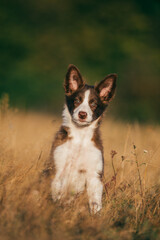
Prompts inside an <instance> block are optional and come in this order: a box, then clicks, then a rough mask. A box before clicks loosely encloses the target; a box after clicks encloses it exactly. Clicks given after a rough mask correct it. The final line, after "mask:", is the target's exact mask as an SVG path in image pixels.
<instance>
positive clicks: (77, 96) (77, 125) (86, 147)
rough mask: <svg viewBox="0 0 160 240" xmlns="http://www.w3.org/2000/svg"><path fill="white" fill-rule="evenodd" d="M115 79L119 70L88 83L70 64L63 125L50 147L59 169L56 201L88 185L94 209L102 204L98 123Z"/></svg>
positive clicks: (54, 182) (53, 186)
mask: <svg viewBox="0 0 160 240" xmlns="http://www.w3.org/2000/svg"><path fill="white" fill-rule="evenodd" d="M116 79H117V75H116V74H110V75H108V76H107V77H105V78H104V80H102V81H101V82H100V83H99V84H97V85H95V86H90V85H87V84H85V82H84V80H83V78H82V76H81V73H80V71H79V70H78V68H77V67H75V66H74V65H69V68H68V71H67V74H66V77H65V82H64V89H65V105H64V110H63V114H62V125H61V127H60V130H59V131H58V132H57V134H56V136H55V140H54V142H53V146H52V151H51V156H52V159H53V160H52V161H53V162H54V166H55V171H56V174H55V177H54V179H53V180H52V184H51V190H52V198H53V200H54V201H57V200H60V201H65V198H66V197H71V196H73V195H76V194H79V193H82V192H83V191H84V189H85V187H86V190H87V194H88V199H89V207H90V211H91V213H97V212H98V211H99V210H100V209H101V208H102V192H103V184H102V176H103V168H104V158H103V146H102V141H101V138H100V133H99V127H100V122H101V118H102V115H103V112H104V111H105V109H106V108H107V106H108V103H109V102H110V101H111V99H112V98H113V96H114V93H115V88H116Z"/></svg>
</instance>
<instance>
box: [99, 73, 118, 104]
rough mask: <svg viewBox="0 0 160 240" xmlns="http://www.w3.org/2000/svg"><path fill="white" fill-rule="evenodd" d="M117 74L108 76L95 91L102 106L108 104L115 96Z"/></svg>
mask: <svg viewBox="0 0 160 240" xmlns="http://www.w3.org/2000/svg"><path fill="white" fill-rule="evenodd" d="M116 80H117V74H109V75H107V77H105V79H103V80H102V81H101V82H100V83H99V84H98V85H96V86H95V90H96V92H97V93H98V95H99V97H100V99H101V101H102V102H103V103H104V104H107V103H109V102H110V101H111V100H112V98H113V97H114V94H115V89H116Z"/></svg>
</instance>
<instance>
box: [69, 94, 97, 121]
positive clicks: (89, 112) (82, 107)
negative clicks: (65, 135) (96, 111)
mask: <svg viewBox="0 0 160 240" xmlns="http://www.w3.org/2000/svg"><path fill="white" fill-rule="evenodd" d="M89 95H90V90H87V91H86V92H85V95H84V99H83V102H82V103H81V104H80V105H79V106H78V107H77V108H75V110H74V112H73V120H74V121H75V122H76V123H78V124H79V125H86V124H88V123H90V122H91V121H92V116H93V112H92V110H91V108H90V106H89ZM80 111H83V112H86V113H87V118H86V119H85V122H80V121H79V116H78V114H79V112H80Z"/></svg>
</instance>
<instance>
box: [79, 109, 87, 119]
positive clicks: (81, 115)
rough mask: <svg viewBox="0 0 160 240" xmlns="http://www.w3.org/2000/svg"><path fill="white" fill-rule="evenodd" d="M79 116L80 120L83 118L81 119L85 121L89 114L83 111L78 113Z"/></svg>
mask: <svg viewBox="0 0 160 240" xmlns="http://www.w3.org/2000/svg"><path fill="white" fill-rule="evenodd" d="M78 116H79V118H81V119H85V118H86V117H87V113H86V112H83V111H80V112H79V113H78Z"/></svg>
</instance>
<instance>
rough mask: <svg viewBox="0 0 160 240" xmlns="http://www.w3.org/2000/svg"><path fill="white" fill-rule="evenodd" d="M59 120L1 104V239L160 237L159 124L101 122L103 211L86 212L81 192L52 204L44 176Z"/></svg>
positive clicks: (46, 239) (57, 239) (98, 239)
mask: <svg viewBox="0 0 160 240" xmlns="http://www.w3.org/2000/svg"><path fill="white" fill-rule="evenodd" d="M1 108H2V106H1ZM60 121H61V120H60V119H58V118H57V117H54V116H50V115H43V114H37V113H33V112H29V113H22V112H18V111H13V110H7V109H5V110H4V109H2V111H1V115H0V239H3V240H6V239H12V240H14V239H24V240H25V239H31V240H32V239H34V240H36V239H39V240H41V239H42V240H43V239H44V240H48V239H56V240H63V239H67V240H68V239H69V240H70V239H77V240H78V239H84V240H86V239H97V240H100V239H160V233H159V226H160V218H159V217H160V191H159V186H160V177H159V176H160V161H159V160H160V148H159V146H160V142H159V140H160V127H159V126H152V125H145V126H144V125H139V124H138V123H135V124H132V125H129V124H125V123H122V122H116V121H115V120H114V121H113V120H111V119H109V120H104V122H103V124H102V138H103V143H104V153H105V154H104V155H105V174H104V179H103V182H104V194H103V209H102V211H101V212H100V213H99V214H97V215H95V216H91V215H90V214H89V210H88V203H87V197H86V194H85V193H84V194H83V195H82V196H80V197H77V199H76V200H75V202H73V203H72V204H71V205H68V206H59V205H58V204H53V202H52V200H51V197H50V180H48V179H47V178H46V177H45V176H43V174H42V170H43V167H44V163H45V161H46V160H47V158H48V156H49V151H50V147H51V143H52V139H53V136H54V133H55V132H56V131H57V129H58V128H59V126H60ZM111 151H112V152H111Z"/></svg>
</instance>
